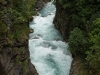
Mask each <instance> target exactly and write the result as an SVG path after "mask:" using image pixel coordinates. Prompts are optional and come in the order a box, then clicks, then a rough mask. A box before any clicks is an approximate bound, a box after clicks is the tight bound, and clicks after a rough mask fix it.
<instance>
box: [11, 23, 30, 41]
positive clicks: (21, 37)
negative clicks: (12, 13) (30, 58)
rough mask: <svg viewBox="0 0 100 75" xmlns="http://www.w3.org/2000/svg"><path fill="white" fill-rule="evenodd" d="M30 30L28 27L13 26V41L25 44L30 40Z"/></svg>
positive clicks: (21, 25)
mask: <svg viewBox="0 0 100 75" xmlns="http://www.w3.org/2000/svg"><path fill="white" fill-rule="evenodd" d="M28 33H29V28H28V26H27V25H23V24H20V25H13V26H12V33H11V34H12V35H13V39H16V40H18V41H20V42H24V41H26V40H27V39H28Z"/></svg>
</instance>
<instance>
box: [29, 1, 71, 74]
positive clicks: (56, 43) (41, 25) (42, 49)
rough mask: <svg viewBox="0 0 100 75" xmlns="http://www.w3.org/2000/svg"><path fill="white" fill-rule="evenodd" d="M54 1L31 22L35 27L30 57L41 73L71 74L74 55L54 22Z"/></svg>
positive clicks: (31, 26) (30, 43)
mask: <svg viewBox="0 0 100 75" xmlns="http://www.w3.org/2000/svg"><path fill="white" fill-rule="evenodd" d="M52 2H53V1H51V2H49V3H48V4H47V5H45V7H44V8H43V9H42V10H41V11H39V12H38V13H39V16H34V20H33V22H31V23H30V28H32V29H34V33H31V34H30V39H29V50H30V58H31V62H32V63H33V64H34V65H35V67H36V69H37V72H38V73H39V75H69V70H70V65H71V61H72V57H71V54H70V52H69V51H68V50H67V43H65V42H63V38H62V36H61V34H60V33H59V32H58V31H57V30H56V29H55V28H54V24H53V23H52V22H53V18H54V16H55V11H56V8H55V6H54V5H53V3H52Z"/></svg>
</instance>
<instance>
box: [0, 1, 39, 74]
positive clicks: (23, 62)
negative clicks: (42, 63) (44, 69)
mask: <svg viewBox="0 0 100 75" xmlns="http://www.w3.org/2000/svg"><path fill="white" fill-rule="evenodd" d="M11 1H12V0H11ZM9 2H10V0H0V75H38V73H37V71H36V69H35V67H34V65H32V63H31V62H30V57H29V50H28V34H29V30H28V29H29V28H28V26H27V24H26V23H24V21H23V23H22V22H21V23H20V21H19V22H18V17H19V16H18V14H20V13H21V12H17V10H16V12H17V13H15V14H13V13H9V11H10V9H11V10H13V9H12V6H11V5H10V4H9ZM13 11H15V10H13ZM12 14H13V16H12ZM16 14H17V17H16ZM12 17H14V18H15V19H17V20H14V19H13V18H12ZM20 20H22V19H21V18H20ZM25 22H26V21H25Z"/></svg>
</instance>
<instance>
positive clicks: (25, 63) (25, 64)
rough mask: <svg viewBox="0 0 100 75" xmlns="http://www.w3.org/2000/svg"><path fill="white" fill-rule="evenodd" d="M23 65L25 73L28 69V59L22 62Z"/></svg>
mask: <svg viewBox="0 0 100 75" xmlns="http://www.w3.org/2000/svg"><path fill="white" fill-rule="evenodd" d="M22 67H23V73H24V74H25V73H26V71H27V61H23V62H22Z"/></svg>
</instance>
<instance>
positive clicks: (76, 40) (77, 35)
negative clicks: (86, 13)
mask: <svg viewBox="0 0 100 75" xmlns="http://www.w3.org/2000/svg"><path fill="white" fill-rule="evenodd" d="M68 41H69V42H68V44H69V50H70V51H71V52H72V54H78V53H84V52H85V44H86V40H85V38H84V35H83V33H82V31H81V30H80V29H79V28H74V30H73V31H71V35H70V37H69V40H68Z"/></svg>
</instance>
